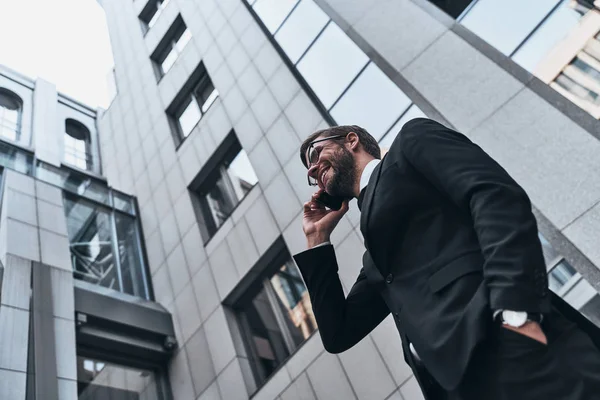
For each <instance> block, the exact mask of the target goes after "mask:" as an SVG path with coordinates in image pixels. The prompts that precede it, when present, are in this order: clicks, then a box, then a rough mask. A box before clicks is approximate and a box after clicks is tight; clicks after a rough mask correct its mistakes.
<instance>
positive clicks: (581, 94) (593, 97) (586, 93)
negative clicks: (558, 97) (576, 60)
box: [554, 73, 600, 105]
mask: <svg viewBox="0 0 600 400" xmlns="http://www.w3.org/2000/svg"><path fill="white" fill-rule="evenodd" d="M554 82H556V84H557V85H558V86H560V87H561V88H563V89H564V90H566V91H567V92H569V93H572V94H574V95H575V96H577V97H578V98H580V99H581V100H583V101H585V102H587V103H592V104H594V105H598V104H600V98H599V97H598V93H597V92H595V91H593V90H591V89H588V88H587V87H585V86H583V85H582V84H581V83H579V82H576V81H575V80H574V79H572V78H571V77H569V76H567V75H565V74H564V73H561V74H560V75H559V76H557V77H556V79H555V81H554Z"/></svg>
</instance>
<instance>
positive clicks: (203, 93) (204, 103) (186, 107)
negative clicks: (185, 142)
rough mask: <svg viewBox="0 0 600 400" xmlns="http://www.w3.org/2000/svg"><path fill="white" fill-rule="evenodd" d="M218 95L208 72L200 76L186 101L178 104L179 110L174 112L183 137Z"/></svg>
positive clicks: (186, 135)
mask: <svg viewBox="0 0 600 400" xmlns="http://www.w3.org/2000/svg"><path fill="white" fill-rule="evenodd" d="M217 97H219V92H218V91H217V89H215V86H214V85H213V83H212V81H211V80H210V78H209V76H208V74H205V75H204V76H202V77H201V78H200V80H199V82H198V84H197V85H196V86H195V87H194V88H193V89H192V92H191V94H189V95H188V99H187V101H186V102H184V103H183V104H182V106H180V110H179V111H177V112H176V113H175V114H176V115H178V117H177V120H178V122H179V129H180V134H181V135H182V137H183V138H186V137H188V136H189V134H190V133H192V130H193V129H194V127H195V126H196V125H197V124H198V122H199V121H200V119H202V116H203V115H204V114H205V113H206V112H207V111H208V109H209V108H210V106H211V105H212V104H213V103H214V102H215V100H217Z"/></svg>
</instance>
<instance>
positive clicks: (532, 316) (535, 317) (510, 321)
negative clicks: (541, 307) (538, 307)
mask: <svg viewBox="0 0 600 400" xmlns="http://www.w3.org/2000/svg"><path fill="white" fill-rule="evenodd" d="M501 318H502V323H503V324H506V325H508V326H512V327H514V328H520V327H522V326H523V325H525V323H526V322H527V321H534V322H537V323H541V322H542V314H536V313H528V312H527V311H510V310H504V311H502V314H501Z"/></svg>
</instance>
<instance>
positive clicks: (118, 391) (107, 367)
mask: <svg viewBox="0 0 600 400" xmlns="http://www.w3.org/2000/svg"><path fill="white" fill-rule="evenodd" d="M77 394H78V399H80V400H106V399H115V400H116V399H119V400H134V399H135V400H138V399H148V400H158V399H161V398H162V397H161V396H160V394H159V391H158V385H157V377H156V374H155V373H154V372H153V371H151V370H141V369H134V368H130V367H125V366H121V365H116V364H112V363H106V362H103V361H100V360H98V359H92V358H85V357H81V356H77Z"/></svg>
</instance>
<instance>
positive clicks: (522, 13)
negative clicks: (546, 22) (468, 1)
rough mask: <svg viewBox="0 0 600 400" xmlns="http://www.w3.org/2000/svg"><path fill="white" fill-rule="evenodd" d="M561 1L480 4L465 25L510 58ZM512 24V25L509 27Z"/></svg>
mask: <svg viewBox="0 0 600 400" xmlns="http://www.w3.org/2000/svg"><path fill="white" fill-rule="evenodd" d="M557 2H558V0H536V1H535V5H534V3H531V4H529V5H528V4H524V3H526V2H523V1H522V0H479V1H477V2H476V3H475V4H474V5H473V7H472V8H471V9H470V10H469V12H468V13H467V14H466V15H465V17H464V18H463V19H462V20H461V21H460V22H461V24H462V25H464V26H465V27H467V28H469V30H471V31H472V32H474V33H476V34H477V35H478V36H479V37H481V38H482V39H483V40H485V41H486V42H488V43H489V44H491V45H492V46H494V47H496V48H497V49H498V50H500V51H501V52H502V53H504V54H506V55H510V54H511V53H512V52H513V51H514V50H515V49H516V48H517V46H519V45H520V44H521V42H523V40H525V38H526V37H527V36H528V35H529V34H530V33H531V32H532V31H533V30H534V29H535V28H536V27H537V25H538V24H539V23H540V22H541V21H542V19H544V18H545V17H546V15H547V14H548V13H549V12H550V11H551V10H552V9H553V8H554V6H556V3H557ZM508 21H510V23H507V22H508Z"/></svg>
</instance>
